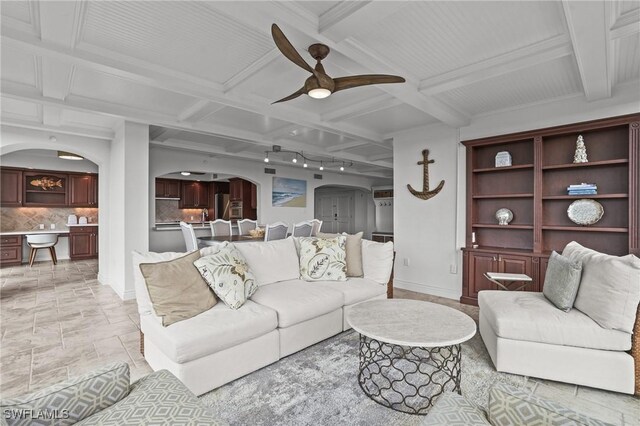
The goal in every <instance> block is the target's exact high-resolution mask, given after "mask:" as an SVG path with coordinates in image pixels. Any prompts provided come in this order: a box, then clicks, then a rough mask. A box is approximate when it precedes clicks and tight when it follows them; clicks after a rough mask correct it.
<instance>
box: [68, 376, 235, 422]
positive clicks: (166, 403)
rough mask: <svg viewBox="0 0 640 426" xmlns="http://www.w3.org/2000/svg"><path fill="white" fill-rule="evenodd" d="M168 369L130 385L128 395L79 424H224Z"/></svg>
mask: <svg viewBox="0 0 640 426" xmlns="http://www.w3.org/2000/svg"><path fill="white" fill-rule="evenodd" d="M224 424H226V422H224V421H220V420H219V419H218V418H216V417H215V414H214V413H213V412H212V411H210V410H209V409H207V408H206V407H204V406H203V405H202V404H201V403H200V401H199V400H198V398H197V397H196V396H195V395H194V394H193V393H192V392H191V391H190V390H189V389H187V387H186V386H185V385H184V384H183V383H182V382H181V381H180V380H178V379H177V378H176V377H175V376H174V375H173V374H171V373H170V372H168V371H167V370H160V371H156V372H154V373H151V374H149V375H148V376H146V377H143V378H141V379H140V380H138V381H137V382H135V383H134V384H132V385H131V392H130V393H129V396H127V397H126V398H125V399H123V400H122V401H120V402H119V403H117V404H115V405H113V406H111V407H109V408H107V409H106V410H103V411H101V412H99V413H97V414H95V415H94V416H92V417H89V418H87V419H85V420H84V421H83V422H80V423H78V425H84V426H86V425H100V426H122V425H208V426H214V425H224Z"/></svg>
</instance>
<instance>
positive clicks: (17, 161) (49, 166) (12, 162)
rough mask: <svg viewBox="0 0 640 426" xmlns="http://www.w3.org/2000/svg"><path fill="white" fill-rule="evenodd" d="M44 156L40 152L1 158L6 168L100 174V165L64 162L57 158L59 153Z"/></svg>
mask: <svg viewBox="0 0 640 426" xmlns="http://www.w3.org/2000/svg"><path fill="white" fill-rule="evenodd" d="M49 152H50V153H51V154H50V155H43V154H42V152H41V151H40V150H26V151H17V152H12V153H10V154H6V155H3V156H2V157H0V164H1V165H2V166H5V167H23V168H29V167H31V168H34V169H42V170H62V171H66V172H80V173H98V165H97V164H95V163H93V162H92V161H89V160H86V159H85V160H64V159H62V158H58V157H57V154H56V153H57V151H53V150H52V151H49Z"/></svg>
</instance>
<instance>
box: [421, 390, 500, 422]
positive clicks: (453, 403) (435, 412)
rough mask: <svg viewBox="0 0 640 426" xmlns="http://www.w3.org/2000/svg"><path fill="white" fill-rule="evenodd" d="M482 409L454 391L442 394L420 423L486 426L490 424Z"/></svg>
mask: <svg viewBox="0 0 640 426" xmlns="http://www.w3.org/2000/svg"><path fill="white" fill-rule="evenodd" d="M490 424H491V423H489V422H488V421H487V417H486V416H485V413H484V411H483V410H482V409H481V408H479V407H477V406H476V405H475V404H472V403H471V402H469V401H467V400H466V399H464V397H462V396H460V395H458V394H457V393H455V392H447V393H445V394H444V395H442V396H441V397H440V398H439V399H438V401H437V402H436V404H435V405H434V406H433V408H432V409H431V410H430V411H429V415H428V416H427V418H426V419H425V421H424V422H422V423H421V425H424V426H486V425H490Z"/></svg>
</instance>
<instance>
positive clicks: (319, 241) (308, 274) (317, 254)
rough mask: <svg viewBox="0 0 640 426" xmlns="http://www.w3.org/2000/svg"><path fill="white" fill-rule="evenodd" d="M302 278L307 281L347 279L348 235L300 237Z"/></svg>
mask: <svg viewBox="0 0 640 426" xmlns="http://www.w3.org/2000/svg"><path fill="white" fill-rule="evenodd" d="M299 241H300V278H302V279H303V280H305V281H346V280H347V252H346V250H345V247H346V243H347V237H346V236H344V235H340V236H338V237H336V238H330V239H328V238H315V237H302V238H300V240H299Z"/></svg>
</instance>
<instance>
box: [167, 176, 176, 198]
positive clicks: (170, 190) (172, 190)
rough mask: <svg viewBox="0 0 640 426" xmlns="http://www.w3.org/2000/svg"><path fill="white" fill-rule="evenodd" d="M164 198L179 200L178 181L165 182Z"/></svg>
mask: <svg viewBox="0 0 640 426" xmlns="http://www.w3.org/2000/svg"><path fill="white" fill-rule="evenodd" d="M164 193H165V194H166V195H165V197H171V198H180V181H179V180H167V181H165V182H164Z"/></svg>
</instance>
